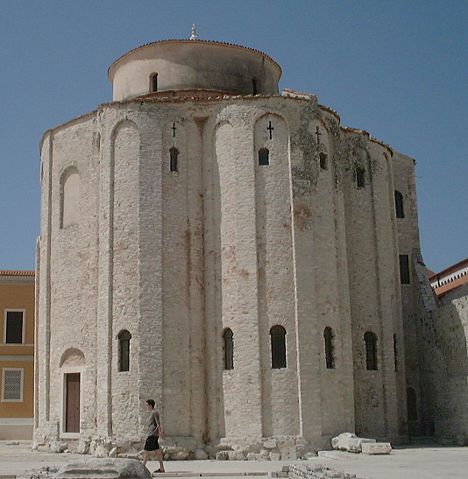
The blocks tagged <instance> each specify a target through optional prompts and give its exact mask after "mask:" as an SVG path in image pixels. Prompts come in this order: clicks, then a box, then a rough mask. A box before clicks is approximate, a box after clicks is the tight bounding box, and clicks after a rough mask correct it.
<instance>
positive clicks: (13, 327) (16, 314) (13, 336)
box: [5, 311, 24, 344]
mask: <svg viewBox="0 0 468 479" xmlns="http://www.w3.org/2000/svg"><path fill="white" fill-rule="evenodd" d="M5 319H6V325H5V343H6V344H22V343H23V319H24V312H23V311H7V312H6V318H5Z"/></svg>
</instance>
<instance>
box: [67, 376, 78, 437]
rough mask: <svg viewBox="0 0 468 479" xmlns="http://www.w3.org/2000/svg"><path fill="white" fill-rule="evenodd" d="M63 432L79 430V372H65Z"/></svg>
mask: <svg viewBox="0 0 468 479" xmlns="http://www.w3.org/2000/svg"><path fill="white" fill-rule="evenodd" d="M65 387H66V392H65V394H66V399H65V432H80V373H71V374H65Z"/></svg>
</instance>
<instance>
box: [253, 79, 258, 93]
mask: <svg viewBox="0 0 468 479" xmlns="http://www.w3.org/2000/svg"><path fill="white" fill-rule="evenodd" d="M257 93H258V88H257V80H255V78H252V95H256V94H257Z"/></svg>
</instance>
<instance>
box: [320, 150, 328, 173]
mask: <svg viewBox="0 0 468 479" xmlns="http://www.w3.org/2000/svg"><path fill="white" fill-rule="evenodd" d="M319 159H320V169H322V170H326V169H328V165H327V155H326V154H325V153H320V155H319Z"/></svg>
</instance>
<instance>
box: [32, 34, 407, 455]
mask: <svg viewBox="0 0 468 479" xmlns="http://www.w3.org/2000/svg"><path fill="white" fill-rule="evenodd" d="M280 76H281V69H280V67H279V65H278V64H277V63H276V62H275V61H274V60H273V59H272V58H270V57H269V56H268V55H266V54H264V53H262V52H260V51H257V50H254V49H251V48H246V47H242V46H239V45H232V44H227V43H221V42H215V41H202V40H197V39H195V40H167V41H159V42H154V43H150V44H147V45H143V46H141V47H139V48H136V49H134V50H132V51H130V52H128V53H126V54H125V55H123V56H122V57H121V58H119V59H118V60H117V61H116V62H114V63H113V64H112V65H111V67H110V68H109V78H110V80H111V82H112V86H113V101H112V102H110V103H106V104H103V105H100V106H99V107H98V108H97V109H96V110H95V111H93V112H91V113H88V114H85V115H83V116H80V117H78V118H75V119H73V120H70V121H69V122H67V123H65V124H63V125H60V126H58V127H55V128H53V129H51V130H48V131H47V132H46V133H45V135H44V137H43V139H42V142H41V180H40V181H41V191H42V194H41V232H40V238H39V240H38V247H37V277H38V291H37V308H38V314H37V325H36V360H35V361H36V364H35V366H36V369H35V385H36V386H35V389H36V396H35V424H34V427H35V429H34V430H35V434H34V438H35V444H36V445H40V444H50V445H52V446H53V445H54V444H56V443H57V442H66V443H67V444H68V447H69V448H71V449H77V450H78V451H80V452H91V453H93V454H98V455H105V454H107V453H108V452H109V451H110V450H111V448H113V447H115V446H117V447H119V448H120V449H119V451H126V450H128V449H129V447H131V445H132V444H135V445H136V443H137V442H138V441H140V440H141V439H142V438H143V437H144V435H145V430H146V425H147V424H146V423H147V412H146V408H145V400H146V399H148V398H153V399H154V400H155V401H156V404H157V408H158V409H159V410H160V413H161V417H162V421H163V424H164V429H165V434H166V442H165V443H164V444H165V445H166V446H167V448H166V455H167V456H169V457H176V455H177V454H179V456H177V457H179V458H180V457H182V456H184V457H189V458H190V457H192V456H193V454H194V452H195V451H196V450H197V449H205V450H206V451H207V452H208V453H209V454H211V455H212V456H213V457H215V456H216V454H218V457H219V454H220V453H219V452H217V451H218V450H220V449H222V450H223V452H222V454H221V455H222V456H223V457H229V458H242V457H243V458H245V457H246V456H247V454H248V453H250V454H252V455H255V457H256V458H265V459H268V458H277V457H281V458H283V459H286V458H295V457H300V456H303V455H304V454H305V453H307V452H309V451H313V450H317V449H318V448H322V447H327V446H328V445H329V441H330V438H332V437H333V436H335V435H337V434H339V433H341V432H345V431H349V432H356V433H358V434H362V435H366V436H369V437H374V438H377V439H386V440H390V441H392V442H398V441H402V440H404V439H405V437H406V434H407V431H406V386H405V370H404V357H403V350H402V348H401V349H400V350H399V351H398V354H399V355H400V356H399V357H398V358H397V357H396V354H397V353H396V349H395V347H394V343H395V341H396V339H395V338H399V340H400V341H401V343H403V338H402V336H403V332H402V313H401V299H400V295H401V292H400V274H399V266H398V261H399V255H398V244H397V224H396V220H395V211H394V203H393V197H394V186H393V184H394V181H393V174H394V173H393V169H392V157H393V151H392V150H391V149H390V148H389V147H388V146H386V145H384V144H382V143H380V142H379V141H377V140H374V139H373V138H371V137H370V136H369V134H367V133H366V132H364V131H361V130H354V129H350V128H344V127H341V126H340V119H339V116H338V115H337V114H336V113H335V112H334V111H333V110H331V109H329V108H326V107H324V106H321V105H319V104H318V102H317V98H316V97H315V96H313V95H306V94H299V93H296V92H293V91H291V90H286V91H284V92H283V93H282V94H280V93H279V92H278V91H279V90H278V81H279V79H280ZM397 364H398V365H399V367H397V366H396V365H397ZM220 445H222V447H219V446H220ZM230 448H231V449H232V452H231V450H230ZM226 451H227V452H226Z"/></svg>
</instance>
